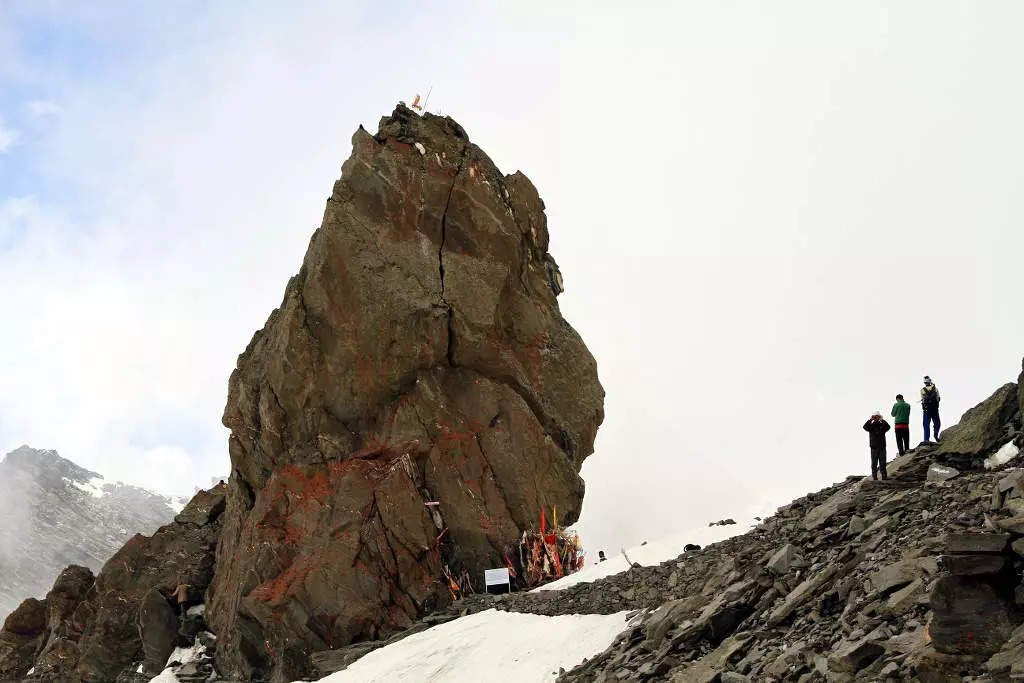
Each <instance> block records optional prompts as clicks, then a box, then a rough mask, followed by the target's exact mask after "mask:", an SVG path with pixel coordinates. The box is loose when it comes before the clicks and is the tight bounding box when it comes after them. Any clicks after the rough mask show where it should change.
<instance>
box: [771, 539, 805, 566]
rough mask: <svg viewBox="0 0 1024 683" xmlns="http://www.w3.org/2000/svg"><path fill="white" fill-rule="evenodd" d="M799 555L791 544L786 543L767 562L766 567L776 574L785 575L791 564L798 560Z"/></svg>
mask: <svg viewBox="0 0 1024 683" xmlns="http://www.w3.org/2000/svg"><path fill="white" fill-rule="evenodd" d="M799 557H800V554H799V552H798V551H797V549H796V546H794V545H793V544H792V543H787V544H786V545H784V546H782V547H781V548H779V549H778V551H777V552H776V553H775V554H774V555H772V557H771V559H770V560H768V564H767V567H768V569H770V570H771V571H773V572H775V573H776V574H785V573H786V572H788V571H789V568H790V567H791V566H793V563H794V562H795V561H796V560H797V559H799Z"/></svg>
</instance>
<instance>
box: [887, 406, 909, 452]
mask: <svg viewBox="0 0 1024 683" xmlns="http://www.w3.org/2000/svg"><path fill="white" fill-rule="evenodd" d="M890 415H892V420H893V423H894V424H895V426H894V427H893V434H895V435H896V449H897V450H899V452H900V455H903V454H904V453H906V452H907V451H909V450H910V404H909V403H907V402H906V401H904V400H903V394H896V403H895V404H894V405H893V407H892V412H891V413H890Z"/></svg>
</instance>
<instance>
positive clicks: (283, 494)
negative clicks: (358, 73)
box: [210, 106, 604, 680]
mask: <svg viewBox="0 0 1024 683" xmlns="http://www.w3.org/2000/svg"><path fill="white" fill-rule="evenodd" d="M352 142H353V152H352V156H351V157H350V158H349V160H348V161H347V162H346V163H345V164H344V166H343V168H342V177H341V179H340V180H339V181H338V182H337V183H336V184H335V187H334V192H333V193H332V195H331V197H330V199H329V200H328V203H327V209H326V211H325V214H324V220H323V224H322V226H321V227H320V229H318V230H317V231H316V232H315V233H314V235H313V238H312V240H311V242H310V245H309V250H308V251H307V253H306V257H305V260H304V262H303V265H302V268H301V270H300V271H299V274H298V275H297V276H296V277H294V278H292V280H291V281H290V282H289V283H288V287H287V289H286V291H285V296H284V300H283V302H282V304H281V307H280V308H279V309H277V310H275V311H274V312H273V313H272V314H271V315H270V318H269V319H268V321H267V324H266V326H265V327H264V328H263V329H262V330H261V331H259V332H257V333H256V335H255V336H254V338H253V340H252V342H251V343H250V345H249V347H248V348H247V349H246V350H245V352H244V353H243V354H242V355H241V356H240V357H239V360H238V368H237V369H236V370H235V371H234V373H233V374H232V376H231V380H230V385H229V396H228V403H227V407H226V409H225V413H224V423H225V425H227V426H228V427H229V428H230V429H231V432H232V433H231V437H230V453H231V461H232V465H233V473H232V476H231V480H230V483H229V497H228V507H227V512H226V515H225V517H226V523H225V530H224V536H223V540H222V543H221V546H220V548H219V550H218V556H217V575H216V579H215V581H214V584H213V586H212V589H211V611H210V617H211V623H212V625H213V626H214V628H215V630H216V631H217V633H218V634H219V635H218V665H219V667H220V668H221V669H222V672H223V673H226V674H228V675H236V676H242V677H247V678H254V677H260V676H270V677H272V678H274V679H276V680H291V679H292V678H295V677H298V676H299V675H301V674H304V673H305V672H307V671H308V667H309V656H310V654H312V653H313V652H315V651H318V650H323V649H326V648H330V647H338V646H342V645H345V644H347V643H349V642H352V641H354V640H360V639H372V638H377V637H379V636H381V635H383V634H387V633H389V632H391V631H394V630H397V629H400V628H404V627H407V626H409V625H410V624H411V623H412V621H413V620H415V619H416V618H417V617H418V616H419V615H421V614H422V613H423V612H424V611H426V610H429V609H430V608H432V607H434V606H436V605H438V604H440V603H442V602H444V601H446V600H448V599H449V591H448V588H447V587H446V584H445V583H444V582H443V581H442V565H443V564H448V565H450V568H451V569H452V570H461V569H466V570H468V571H469V572H470V576H471V577H472V578H474V579H475V580H477V581H479V572H480V571H481V570H482V569H484V568H486V567H492V566H500V565H503V564H504V560H503V559H502V555H503V554H504V552H505V548H506V546H507V545H510V544H512V543H514V542H515V541H516V540H517V538H518V537H519V535H520V534H521V532H522V530H523V529H524V528H527V527H529V526H531V525H534V524H536V519H537V516H538V514H539V512H540V509H541V508H542V507H547V508H548V509H549V510H550V508H551V507H557V508H558V514H559V518H560V519H561V520H563V521H565V522H567V523H569V522H572V521H574V520H575V519H576V517H577V516H578V514H579V510H580V504H581V501H582V498H583V482H582V480H581V479H580V478H579V476H578V472H579V469H580V466H581V465H582V462H583V459H584V458H586V457H587V456H588V455H589V454H590V453H591V452H592V451H593V442H594V437H595V435H596V432H597V428H598V426H599V425H600V423H601V421H602V419H603V397H604V392H603V390H602V388H601V386H600V384H599V382H598V379H597V369H596V364H595V362H594V359H593V357H592V356H591V355H590V353H589V352H588V351H587V349H586V347H585V346H584V344H583V342H582V340H581V339H580V338H579V336H578V335H577V334H576V332H575V331H574V330H573V329H572V328H571V327H570V326H569V324H568V323H566V322H565V320H563V319H562V317H561V314H560V313H559V310H558V304H557V302H556V298H555V297H556V296H557V294H558V293H560V292H561V290H562V280H561V275H560V273H559V272H558V268H557V266H556V265H555V262H554V260H553V259H552V258H551V256H550V255H549V254H548V253H547V247H548V232H547V225H546V219H545V215H544V204H543V202H542V201H541V199H540V197H539V196H538V194H537V191H536V189H535V188H534V187H533V185H532V184H531V183H530V181H529V180H528V179H527V178H526V176H524V175H522V174H521V173H516V174H514V175H510V176H502V175H501V173H500V172H499V171H498V169H497V168H496V167H495V166H494V164H493V163H492V162H491V160H490V159H489V158H488V157H487V155H486V154H484V152H483V151H482V150H481V149H480V148H478V147H477V146H476V145H474V144H472V143H470V142H469V140H468V138H467V136H466V133H465V131H464V130H463V129H462V128H461V127H460V126H459V125H458V124H457V123H455V122H454V121H452V120H451V119H450V118H440V117H437V116H433V115H430V114H425V115H424V116H423V117H420V116H418V115H416V114H415V113H413V112H411V111H410V110H409V109H406V108H405V107H404V106H399V108H398V109H396V110H395V112H394V113H393V114H392V116H390V117H385V118H384V119H382V120H381V122H380V127H379V130H378V133H377V134H376V135H375V136H371V135H370V134H369V133H367V132H366V131H364V130H363V129H362V128H360V129H359V130H358V131H357V132H356V134H355V135H354V136H353V140H352ZM426 502H438V503H439V505H438V506H430V507H428V506H426V505H424V503H426ZM438 513H439V514H438ZM510 557H511V553H510Z"/></svg>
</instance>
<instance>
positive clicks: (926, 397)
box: [921, 384, 939, 408]
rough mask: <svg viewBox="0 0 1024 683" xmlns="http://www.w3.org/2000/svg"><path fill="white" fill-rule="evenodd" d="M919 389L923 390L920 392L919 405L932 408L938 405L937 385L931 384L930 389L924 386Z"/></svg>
mask: <svg viewBox="0 0 1024 683" xmlns="http://www.w3.org/2000/svg"><path fill="white" fill-rule="evenodd" d="M921 391H922V392H923V393H922V394H921V405H923V406H925V407H927V408H934V407H935V406H937V405H939V388H938V387H937V386H935V385H934V384H933V385H932V388H931V389H930V390H929V389H928V388H927V387H926V388H924V389H922V390H921Z"/></svg>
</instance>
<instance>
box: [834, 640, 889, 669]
mask: <svg viewBox="0 0 1024 683" xmlns="http://www.w3.org/2000/svg"><path fill="white" fill-rule="evenodd" d="M883 652H885V648H883V647H882V646H881V645H879V644H878V643H876V642H873V641H871V640H868V639H867V638H863V639H861V640H857V641H854V642H852V643H840V646H839V647H838V648H837V649H836V650H835V651H834V652H833V654H832V656H831V657H829V660H828V664H829V668H830V669H831V670H832V671H838V672H841V673H857V672H858V671H860V670H861V669H863V668H864V667H866V666H868V665H869V664H871V663H872V662H873V661H875V660H876V659H878V658H879V657H880V656H881V654H882V653H883Z"/></svg>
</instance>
